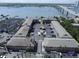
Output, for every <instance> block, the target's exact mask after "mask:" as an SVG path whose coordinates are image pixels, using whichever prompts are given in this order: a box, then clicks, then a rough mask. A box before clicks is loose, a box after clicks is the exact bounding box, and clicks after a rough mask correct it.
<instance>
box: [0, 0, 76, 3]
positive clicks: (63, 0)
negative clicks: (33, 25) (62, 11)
mask: <svg viewBox="0 0 79 59" xmlns="http://www.w3.org/2000/svg"><path fill="white" fill-rule="evenodd" d="M76 1H77V0H0V3H4V2H8V3H49V2H52V3H75V2H76Z"/></svg>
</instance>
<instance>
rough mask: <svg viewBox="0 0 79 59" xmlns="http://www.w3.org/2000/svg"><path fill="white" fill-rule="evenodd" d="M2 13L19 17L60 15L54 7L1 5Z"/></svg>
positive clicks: (0, 12) (0, 10)
mask: <svg viewBox="0 0 79 59" xmlns="http://www.w3.org/2000/svg"><path fill="white" fill-rule="evenodd" d="M1 14H4V15H10V16H19V17H26V16H45V17H48V16H58V15H60V13H59V12H58V11H57V10H56V9H55V8H54V7H0V15H1Z"/></svg>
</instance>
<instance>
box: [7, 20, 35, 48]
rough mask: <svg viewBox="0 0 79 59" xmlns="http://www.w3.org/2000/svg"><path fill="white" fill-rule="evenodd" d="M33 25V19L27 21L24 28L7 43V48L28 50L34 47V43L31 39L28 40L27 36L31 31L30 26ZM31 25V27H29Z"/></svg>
mask: <svg viewBox="0 0 79 59" xmlns="http://www.w3.org/2000/svg"><path fill="white" fill-rule="evenodd" d="M31 23H32V19H27V20H26V21H25V22H24V23H23V25H22V27H21V28H20V29H19V30H18V32H17V33H16V34H15V35H14V36H13V37H12V38H11V39H10V41H9V42H8V43H7V47H13V48H15V47H16V48H17V47H19V48H22V47H24V48H28V47H34V45H33V44H32V42H31V41H30V39H29V38H27V37H26V36H27V34H28V31H29V28H30V27H29V26H30V25H31ZM28 25H29V26H28Z"/></svg>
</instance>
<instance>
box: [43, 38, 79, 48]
mask: <svg viewBox="0 0 79 59" xmlns="http://www.w3.org/2000/svg"><path fill="white" fill-rule="evenodd" d="M43 46H45V47H69V48H70V47H71V48H77V47H78V42H77V41H75V40H74V39H65V38H44V41H43Z"/></svg>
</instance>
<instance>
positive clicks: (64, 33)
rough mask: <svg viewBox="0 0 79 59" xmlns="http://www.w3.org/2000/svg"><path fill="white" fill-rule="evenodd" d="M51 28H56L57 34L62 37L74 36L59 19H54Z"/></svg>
mask: <svg viewBox="0 0 79 59" xmlns="http://www.w3.org/2000/svg"><path fill="white" fill-rule="evenodd" d="M51 28H54V29H55V31H56V33H57V36H58V37H60V38H72V36H71V35H70V34H69V33H68V32H67V31H66V30H65V29H64V28H63V27H62V26H61V25H60V23H59V22H58V21H52V22H51Z"/></svg>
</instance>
